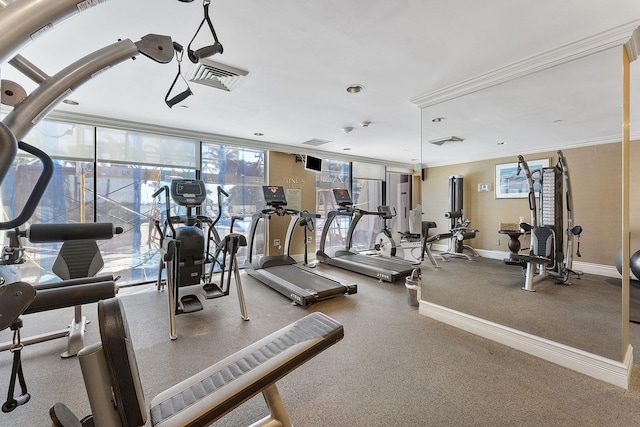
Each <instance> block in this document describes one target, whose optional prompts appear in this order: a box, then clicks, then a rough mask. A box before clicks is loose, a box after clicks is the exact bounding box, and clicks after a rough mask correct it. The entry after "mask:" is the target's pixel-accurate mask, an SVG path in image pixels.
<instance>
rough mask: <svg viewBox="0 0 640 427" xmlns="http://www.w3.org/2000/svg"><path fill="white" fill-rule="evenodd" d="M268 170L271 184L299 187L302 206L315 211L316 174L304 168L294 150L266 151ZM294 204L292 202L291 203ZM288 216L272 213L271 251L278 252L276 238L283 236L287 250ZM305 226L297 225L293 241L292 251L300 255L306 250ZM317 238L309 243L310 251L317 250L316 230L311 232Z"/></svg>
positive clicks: (269, 240) (273, 253) (270, 227)
mask: <svg viewBox="0 0 640 427" xmlns="http://www.w3.org/2000/svg"><path fill="white" fill-rule="evenodd" d="M267 173H268V180H267V183H268V184H269V185H280V186H283V187H284V188H285V191H286V190H287V189H288V188H290V189H294V188H299V189H300V190H301V191H302V207H301V210H308V211H309V212H315V211H316V174H315V172H311V171H307V170H305V169H304V163H303V162H298V163H296V156H295V155H293V154H285V153H278V152H274V151H269V153H268V155H267ZM290 207H292V206H290ZM289 220H290V217H289V216H285V217H276V216H272V217H271V221H270V222H269V228H268V236H269V237H268V242H269V245H268V247H269V255H277V254H278V250H277V248H274V246H273V240H274V239H280V241H281V243H282V245H283V248H282V250H281V251H280V254H282V253H283V252H284V241H285V238H286V233H287V227H288V226H289ZM303 232H304V231H303V229H302V227H296V231H295V233H294V235H293V241H292V245H291V255H300V254H302V253H303V252H304V246H303V241H304V236H303ZM309 236H311V237H312V238H313V239H314V240H313V241H312V242H311V243H309V247H308V248H309V253H310V254H312V253H315V233H309Z"/></svg>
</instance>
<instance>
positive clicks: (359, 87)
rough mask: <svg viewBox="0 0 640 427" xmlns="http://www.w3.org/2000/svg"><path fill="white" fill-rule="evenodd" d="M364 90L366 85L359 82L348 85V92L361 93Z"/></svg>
mask: <svg viewBox="0 0 640 427" xmlns="http://www.w3.org/2000/svg"><path fill="white" fill-rule="evenodd" d="M363 90H364V86H362V85H358V84H355V85H351V86H349V87H347V92H349V93H360V92H362V91H363Z"/></svg>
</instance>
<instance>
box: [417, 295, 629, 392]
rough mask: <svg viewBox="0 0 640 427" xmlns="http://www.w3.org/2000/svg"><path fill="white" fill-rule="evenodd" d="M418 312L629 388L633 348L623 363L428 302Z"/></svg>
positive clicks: (423, 302) (421, 305) (626, 388)
mask: <svg viewBox="0 0 640 427" xmlns="http://www.w3.org/2000/svg"><path fill="white" fill-rule="evenodd" d="M419 313H420V314H421V315H423V316H426V317H429V318H431V319H434V320H437V321H439V322H442V323H445V324H447V325H451V326H454V327H456V328H458V329H462V330H464V331H467V332H470V333H472V334H474V335H478V336H481V337H483V338H486V339H489V340H492V341H495V342H498V343H500V344H503V345H506V346H508V347H511V348H514V349H516V350H520V351H522V352H525V353H527V354H530V355H532V356H536V357H539V358H541V359H543V360H546V361H549V362H552V363H555V364H557V365H560V366H564V367H565V368H568V369H571V370H573V371H576V372H579V373H582V374H585V375H588V376H590V377H593V378H596V379H598V380H601V381H605V382H607V383H610V384H613V385H615V386H618V387H622V388H624V389H625V390H628V389H629V380H630V378H631V368H632V367H633V347H632V346H631V345H629V346H628V348H627V351H626V354H625V357H624V361H623V362H618V361H615V360H612V359H607V358H605V357H602V356H598V355H596V354H593V353H589V352H586V351H583V350H580V349H577V348H573V347H569V346H567V345H564V344H560V343H557V342H555V341H551V340H548V339H545V338H541V337H538V336H535V335H531V334H529V333H526V332H523V331H520V330H517V329H513V328H510V327H508V326H504V325H500V324H497V323H494V322H490V321H488V320H484V319H481V318H478V317H475V316H471V315H468V314H465V313H461V312H459V311H456V310H451V309H449V308H446V307H443V306H440V305H438V304H433V303H430V302H427V301H420V308H419Z"/></svg>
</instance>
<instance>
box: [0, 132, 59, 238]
mask: <svg viewBox="0 0 640 427" xmlns="http://www.w3.org/2000/svg"><path fill="white" fill-rule="evenodd" d="M18 148H19V149H21V150H22V151H26V152H27V153H29V154H32V155H34V156H36V157H37V158H38V159H40V161H41V162H42V172H41V173H40V176H39V177H38V180H37V181H36V184H35V186H34V187H33V190H32V191H31V194H30V195H29V198H28V199H27V202H26V203H25V205H24V207H23V208H22V212H20V214H19V215H18V216H17V217H16V218H14V219H12V220H10V221H7V222H0V230H9V229H12V228H17V227H20V226H21V225H23V224H24V223H25V222H27V221H28V220H29V218H31V216H32V215H33V213H34V212H35V211H36V208H37V207H38V205H39V204H40V199H42V196H43V195H44V192H45V191H46V189H47V186H48V185H49V181H51V177H52V176H53V169H54V167H53V160H51V157H49V156H48V155H47V154H46V153H45V152H44V151H42V150H40V149H38V148H36V147H34V146H32V145H29V144H27V143H26V142H22V141H20V142H18ZM11 161H13V159H12V160H11ZM3 178H4V177H3Z"/></svg>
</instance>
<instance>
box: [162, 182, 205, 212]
mask: <svg viewBox="0 0 640 427" xmlns="http://www.w3.org/2000/svg"><path fill="white" fill-rule="evenodd" d="M171 198H172V199H173V201H174V202H175V203H176V204H178V205H180V206H187V207H195V206H200V205H201V204H203V203H204V201H205V200H206V198H207V189H206V188H205V186H204V182H203V181H202V180H200V179H174V180H172V181H171Z"/></svg>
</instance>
